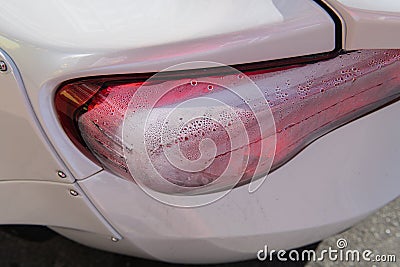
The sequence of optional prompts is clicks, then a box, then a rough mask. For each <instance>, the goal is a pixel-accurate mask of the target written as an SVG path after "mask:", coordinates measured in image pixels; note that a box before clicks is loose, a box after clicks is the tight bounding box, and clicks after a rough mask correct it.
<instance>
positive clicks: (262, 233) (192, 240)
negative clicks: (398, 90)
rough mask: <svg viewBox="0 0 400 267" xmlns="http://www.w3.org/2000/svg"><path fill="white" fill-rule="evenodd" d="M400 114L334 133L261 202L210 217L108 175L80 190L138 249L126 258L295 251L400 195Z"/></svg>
mask: <svg viewBox="0 0 400 267" xmlns="http://www.w3.org/2000/svg"><path fill="white" fill-rule="evenodd" d="M399 112H400V102H397V103H395V104H392V105H389V106H387V107H385V108H383V109H381V110H379V111H376V112H374V113H371V114H369V115H367V116H365V117H363V118H360V119H358V120H356V121H353V122H351V123H350V124H347V125H345V126H343V127H341V128H339V129H337V130H335V131H333V132H330V133H329V134H327V135H326V136H324V137H322V138H320V139H318V140H317V141H315V142H314V143H312V144H311V145H310V146H308V147H307V148H305V149H304V150H303V151H302V152H301V153H300V154H298V155H297V156H296V157H295V158H294V159H292V160H291V161H290V162H288V163H287V164H286V165H285V166H284V167H281V168H280V169H278V170H276V171H274V172H273V173H271V174H270V175H268V177H267V179H266V181H265V182H264V184H263V185H262V186H261V187H260V188H259V189H258V190H257V191H255V192H254V193H249V187H248V186H246V185H245V186H241V187H238V188H235V189H234V190H232V191H231V192H229V193H228V194H227V195H226V196H225V197H223V198H222V199H219V200H218V201H216V202H214V203H211V204H209V205H206V206H202V207H197V208H191V209H189V208H179V207H173V206H169V205H166V204H163V203H161V202H158V201H157V200H155V199H153V198H151V197H150V196H148V195H147V194H146V193H145V192H143V191H141V189H140V188H139V187H138V186H137V185H136V184H134V183H132V182H129V181H126V180H123V179H121V178H118V177H116V176H114V175H112V174H110V173H108V172H106V171H103V172H101V173H98V174H96V175H94V176H93V177H91V178H89V179H85V180H83V181H80V182H78V183H79V184H80V185H81V187H82V189H83V191H84V192H85V193H86V194H87V195H88V197H89V198H90V199H91V200H92V201H93V203H94V204H95V205H96V207H98V208H99V210H100V211H101V213H102V214H103V215H104V216H105V217H106V218H107V219H108V220H109V221H110V222H111V223H112V224H113V225H114V226H115V227H116V229H118V231H119V232H120V233H121V235H122V236H123V237H124V239H125V242H127V241H126V240H128V241H129V242H131V243H132V244H134V246H132V250H131V251H126V249H127V248H125V250H123V251H124V253H127V254H130V255H136V254H137V253H139V254H141V253H143V251H144V252H146V253H147V254H148V255H150V256H151V257H152V258H155V259H158V260H163V261H171V262H190V263H210V262H224V261H236V260H244V259H249V258H254V257H255V255H256V254H255V253H256V252H257V251H258V250H259V249H262V248H263V247H264V245H268V247H269V248H271V249H289V248H294V247H299V246H303V245H305V244H310V243H312V242H316V241H318V240H321V239H323V238H325V237H327V236H330V235H332V234H335V233H338V232H340V231H343V230H345V229H347V228H348V227H350V226H351V225H353V224H354V223H355V222H356V221H359V220H360V219H362V218H364V217H366V216H367V215H368V214H370V213H371V212H372V211H374V210H375V209H378V208H379V207H381V206H382V205H384V204H385V203H387V202H389V201H390V200H393V199H394V198H396V197H397V196H398V195H399V190H398V189H399V188H400V180H399V179H398V174H399V173H400V166H399V164H398V162H397V159H398V158H399V157H400V143H399V142H395V141H396V140H397V138H398V136H399V135H400V124H398V123H393V122H396V121H397V120H398V114H399ZM110 195H112V197H108V196H110ZM82 239H83V242H85V241H84V240H85V238H84V237H82ZM76 240H78V241H79V240H80V238H78V237H76ZM110 250H112V248H110Z"/></svg>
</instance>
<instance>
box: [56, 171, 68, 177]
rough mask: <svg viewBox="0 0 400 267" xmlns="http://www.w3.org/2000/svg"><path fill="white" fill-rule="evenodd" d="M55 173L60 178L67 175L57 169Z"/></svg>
mask: <svg viewBox="0 0 400 267" xmlns="http://www.w3.org/2000/svg"><path fill="white" fill-rule="evenodd" d="M57 175H58V177H60V178H66V177H67V175H66V174H65V173H64V172H63V171H57Z"/></svg>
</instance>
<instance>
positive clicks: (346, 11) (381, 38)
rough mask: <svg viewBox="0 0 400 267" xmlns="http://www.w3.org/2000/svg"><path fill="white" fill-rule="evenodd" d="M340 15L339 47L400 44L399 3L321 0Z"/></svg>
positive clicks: (355, 47)
mask: <svg viewBox="0 0 400 267" xmlns="http://www.w3.org/2000/svg"><path fill="white" fill-rule="evenodd" d="M323 2H325V3H327V4H328V5H329V6H330V7H331V8H332V9H333V10H336V13H337V14H338V15H339V16H340V17H341V18H342V24H343V34H344V36H343V48H344V49H346V50H356V49H369V48H373V49H380V48H382V49H383V48H385V49H386V48H399V47H400V35H399V34H398V33H399V27H400V15H399V14H400V2H399V1H390V0H384V1H375V0H356V1H349V0H323Z"/></svg>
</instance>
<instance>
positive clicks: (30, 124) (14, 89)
mask: <svg viewBox="0 0 400 267" xmlns="http://www.w3.org/2000/svg"><path fill="white" fill-rule="evenodd" d="M0 60H2V61H3V62H5V63H6V65H7V71H6V72H0V85H1V91H2V94H3V97H1V98H0V123H1V138H0V147H1V153H0V181H2V180H8V181H11V180H47V181H54V182H60V183H72V182H73V181H74V179H73V177H72V175H70V174H69V172H68V170H67V169H66V168H65V165H64V163H63V162H62V161H61V160H60V158H59V157H58V155H57V154H56V153H55V152H54V150H53V149H52V147H51V145H50V143H49V141H48V139H47V137H46V135H45V134H44V133H43V131H42V129H41V128H40V126H39V125H38V123H37V119H36V116H35V114H34V112H33V110H32V107H31V105H30V102H29V100H28V98H27V96H26V92H25V88H24V84H23V81H22V79H21V77H20V74H19V72H18V69H17V67H16V66H15V64H14V63H13V62H12V60H11V58H10V57H8V55H7V54H6V53H4V52H3V51H2V50H1V49H0ZM59 170H61V171H63V172H64V173H65V175H66V177H64V178H61V177H59V176H58V175H57V171H59Z"/></svg>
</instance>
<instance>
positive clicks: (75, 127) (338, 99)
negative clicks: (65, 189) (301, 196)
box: [55, 50, 400, 187]
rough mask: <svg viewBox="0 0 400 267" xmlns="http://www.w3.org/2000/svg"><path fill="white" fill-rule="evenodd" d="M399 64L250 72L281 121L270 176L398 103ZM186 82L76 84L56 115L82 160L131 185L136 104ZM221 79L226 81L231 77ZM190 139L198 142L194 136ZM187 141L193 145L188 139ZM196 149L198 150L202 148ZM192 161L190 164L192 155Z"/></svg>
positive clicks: (348, 63)
mask: <svg viewBox="0 0 400 267" xmlns="http://www.w3.org/2000/svg"><path fill="white" fill-rule="evenodd" d="M399 60H400V50H362V51H354V52H348V53H344V54H341V55H340V56H338V57H336V58H333V59H329V60H325V61H320V62H316V63H312V64H306V65H302V66H297V67H293V66H288V67H287V68H285V69H279V70H275V71H271V70H270V69H265V70H257V71H253V72H252V71H251V70H250V71H246V72H245V73H244V75H246V76H247V77H248V78H250V79H251V80H252V81H253V82H254V83H255V84H256V85H257V86H258V87H259V88H260V90H261V91H262V93H263V94H264V97H265V99H266V100H267V102H268V105H269V108H270V109H271V112H272V115H273V118H274V121H275V130H276V132H275V134H276V149H275V155H274V158H273V163H272V170H274V169H276V168H278V167H279V166H281V165H282V164H284V163H285V162H286V161H288V160H289V159H291V158H292V157H293V156H294V155H295V154H296V153H298V152H299V151H300V150H302V149H303V148H304V147H305V146H307V145H308V144H309V143H310V142H312V141H313V140H315V139H317V138H318V137H320V136H321V135H323V134H325V133H327V132H329V131H331V130H333V129H335V128H336V127H338V126H340V125H342V124H344V123H346V122H349V121H351V120H353V119H355V118H358V117H360V116H362V115H364V114H366V113H368V112H370V111H372V110H374V109H376V108H378V107H381V106H383V105H385V104H387V103H389V102H391V101H394V100H396V99H397V98H398V97H399V95H400V63H399ZM174 75H175V76H174ZM185 75H187V76H191V75H192V74H191V71H187V70H186V71H182V72H179V73H177V74H171V75H170V76H168V78H166V79H165V81H163V80H160V81H158V82H157V83H154V81H152V82H153V83H154V85H153V84H152V83H148V84H146V79H140V78H138V76H135V75H126V76H122V77H117V76H116V77H102V78H90V79H82V80H79V81H73V82H70V83H66V84H64V85H62V86H61V88H60V89H59V90H58V91H57V93H56V97H55V106H56V110H57V112H58V116H59V118H60V122H61V124H62V126H63V128H64V130H65V132H66V133H67V135H68V136H69V137H70V138H71V140H72V141H73V142H74V144H75V145H76V146H77V147H78V148H79V149H81V151H82V152H83V153H85V154H86V155H88V154H90V155H94V156H95V158H96V159H97V160H98V162H100V164H102V165H103V166H104V167H105V168H106V169H107V170H110V171H111V172H113V173H115V174H117V175H119V176H121V177H123V178H125V179H127V180H133V178H134V177H132V174H131V172H130V170H129V166H128V165H127V158H126V153H125V152H126V149H127V148H129V144H127V143H126V142H125V141H126V140H124V138H123V136H122V133H123V130H122V127H123V124H124V120H126V119H127V118H126V117H125V116H126V114H127V110H129V108H130V107H129V105H130V101H131V99H132V97H133V96H134V95H135V93H136V91H137V90H138V89H139V88H140V87H142V86H143V85H145V86H146V90H150V91H151V90H152V86H160V84H162V83H163V82H166V81H171V80H175V81H184V80H185V79H187V78H186V76H185ZM217 76H218V75H217ZM219 76H220V78H221V79H223V78H224V77H225V76H229V74H220V75H219ZM190 79H192V78H190ZM190 79H189V80H190ZM186 83H187V82H186ZM209 86H210V85H207V84H203V85H201V84H199V85H198V86H197V88H194V86H193V84H192V86H186V87H182V88H181V89H180V90H178V91H176V92H175V93H174V94H170V95H168V96H167V97H165V99H163V100H162V101H160V102H159V103H158V104H157V106H156V107H155V108H156V109H157V108H159V109H160V110H161V109H162V108H163V107H166V106H168V105H171V104H176V103H180V102H183V101H187V100H188V99H194V98H196V97H202V96H205V95H210V94H215V93H217V92H218V90H214V89H216V88H212V89H213V90H210V87H209ZM137 105H141V103H137ZM194 108H195V107H194ZM249 125H250V124H249ZM246 127H247V126H246ZM249 127H251V126H249ZM200 128H201V129H200V131H199V132H201V133H202V134H204V135H207V134H208V131H211V130H210V129H211V128H207V127H203V128H202V127H201V126H200ZM196 130H199V129H197V128H196ZM185 138H187V139H189V138H194V137H190V135H188V136H185ZM196 138H198V137H197V136H196ZM194 139H195V138H194ZM184 141H190V140H184V139H182V142H184ZM194 144H198V142H197V143H196V142H194ZM220 145H221V146H224V145H226V144H223V143H221V144H220ZM249 145H251V144H249ZM194 146H195V145H194ZM193 149H195V150H196V151H197V150H198V148H197V147H196V148H193ZM88 151H90V153H88ZM228 153H229V152H228ZM249 153H250V152H249ZM257 153H261V152H260V150H259V149H258V150H257V149H253V150H251V153H250V154H249V158H250V159H251V158H260V155H257ZM187 156H188V157H189V158H190V155H188V154H187ZM327 156H328V155H327ZM221 164H222V163H221ZM247 167H248V166H247ZM168 168H169V166H164V165H163V166H161V169H164V170H170V169H168ZM250 169H251V168H248V169H246V170H245V171H244V173H241V175H242V177H238V178H239V180H240V182H241V184H243V183H245V182H246V181H249V180H250V179H251V178H252V176H255V175H257V173H254V168H253V172H252V171H251V170H250ZM171 171H172V169H171ZM246 171H247V172H246ZM174 173H175V176H176V177H172V178H171V181H172V182H176V183H177V184H179V185H180V186H188V187H191V186H194V187H195V186H200V185H202V184H201V182H193V180H191V179H187V177H180V174H179V173H178V172H174ZM249 173H250V174H249ZM202 176H206V174H205V173H197V174H196V177H197V178H198V177H200V178H199V179H198V181H201V177H202ZM210 177H212V176H207V177H206V178H207V179H205V180H206V181H205V182H204V183H209V182H210V179H212V178H210Z"/></svg>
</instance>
